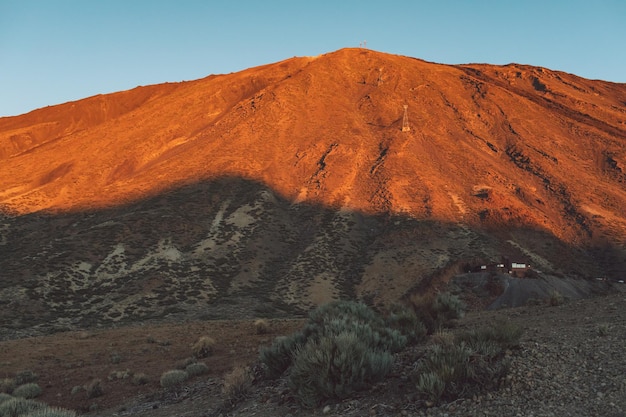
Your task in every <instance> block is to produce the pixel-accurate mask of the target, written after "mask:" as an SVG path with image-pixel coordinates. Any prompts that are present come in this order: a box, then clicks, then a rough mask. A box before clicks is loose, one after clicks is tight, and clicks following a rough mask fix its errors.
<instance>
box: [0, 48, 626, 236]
mask: <svg viewBox="0 0 626 417" xmlns="http://www.w3.org/2000/svg"><path fill="white" fill-rule="evenodd" d="M404 105H408V113H407V114H408V119H409V123H410V131H408V132H403V131H402V129H401V128H402V122H403V111H404V109H403V106H404ZM226 175H230V176H240V177H244V178H248V179H253V180H258V181H261V182H262V183H264V184H266V185H268V186H269V187H271V188H272V189H273V190H275V191H276V192H278V193H279V194H281V195H282V196H283V197H285V198H287V199H288V200H291V201H294V202H302V201H314V202H320V203H323V204H324V205H329V206H332V207H337V208H339V207H344V208H348V209H353V210H359V211H363V212H365V213H381V212H389V213H394V214H406V215H407V216H411V217H414V218H426V219H434V220H444V221H450V222H462V223H467V224H475V225H483V226H498V225H513V226H519V225H526V226H532V227H534V228H538V229H542V230H545V231H548V232H551V233H553V234H555V235H556V236H559V237H560V238H562V239H564V240H566V241H569V242H581V241H585V240H588V239H590V238H591V239H604V238H605V237H608V238H609V239H610V240H623V239H624V238H626V212H625V211H624V209H623V208H624V207H626V85H624V84H615V83H609V82H604V81H591V80H587V79H583V78H580V77H577V76H574V75H570V74H566V73H562V72H556V71H550V70H547V69H543V68H537V67H530V66H523V65H514V64H512V65H507V66H490V65H459V66H451V65H439V64H434V63H429V62H424V61H421V60H418V59H413V58H408V57H403V56H395V55H389V54H384V53H379V52H375V51H371V50H366V49H342V50H339V51H337V52H333V53H329V54H325V55H322V56H318V57H306V58H293V59H288V60H285V61H282V62H278V63H275V64H270V65H265V66H261V67H256V68H251V69H248V70H245V71H241V72H238V73H234V74H228V75H213V76H209V77H207V78H204V79H201V80H197V81H191V82H184V83H178V84H163V85H155V86H149V87H138V88H136V89H133V90H130V91H125V92H120V93H115V94H110V95H104V96H95V97H91V98H87V99H84V100H80V101H77V102H72V103H67V104H63V105H59V106H53V107H48V108H44V109H39V110H36V111H33V112H31V113H28V114H25V115H22V116H17V117H8V118H2V119H0V204H2V205H4V206H5V207H7V208H9V209H11V210H14V211H17V212H19V213H29V212H35V211H39V210H52V211H59V210H60V211H77V210H83V209H86V208H96V207H110V206H114V205H117V204H120V203H121V202H128V201H131V200H136V199H139V198H142V197H145V196H148V195H154V194H156V193H158V192H160V191H163V190H165V189H171V188H174V187H177V186H179V185H181V184H187V183H194V182H197V181H200V180H207V179H212V178H216V177H221V176H226Z"/></svg>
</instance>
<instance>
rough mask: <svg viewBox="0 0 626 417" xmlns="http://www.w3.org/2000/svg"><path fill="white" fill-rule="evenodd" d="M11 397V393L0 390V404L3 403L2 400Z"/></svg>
mask: <svg viewBox="0 0 626 417" xmlns="http://www.w3.org/2000/svg"><path fill="white" fill-rule="evenodd" d="M11 398H13V396H12V395H10V394H7V393H5V392H0V404H2V403H3V402H5V401H8V400H10V399H11Z"/></svg>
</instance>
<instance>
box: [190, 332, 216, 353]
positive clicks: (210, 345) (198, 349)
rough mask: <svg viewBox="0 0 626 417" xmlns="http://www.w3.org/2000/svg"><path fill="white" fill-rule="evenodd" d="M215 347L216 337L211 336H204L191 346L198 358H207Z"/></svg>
mask: <svg viewBox="0 0 626 417" xmlns="http://www.w3.org/2000/svg"><path fill="white" fill-rule="evenodd" d="M214 349H215V339H213V338H212V337H209V336H202V337H201V338H199V339H198V340H197V341H196V343H194V344H193V345H192V346H191V351H192V353H193V355H194V356H195V357H196V358H206V357H207V356H209V355H211V354H212V353H213V350H214Z"/></svg>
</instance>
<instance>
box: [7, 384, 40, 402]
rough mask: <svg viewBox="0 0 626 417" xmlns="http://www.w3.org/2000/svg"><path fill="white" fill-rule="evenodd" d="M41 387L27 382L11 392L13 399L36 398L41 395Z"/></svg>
mask: <svg viewBox="0 0 626 417" xmlns="http://www.w3.org/2000/svg"><path fill="white" fill-rule="evenodd" d="M41 392H42V390H41V387H40V386H39V385H37V384H36V383H34V382H29V383H27V384H22V385H20V386H19V387H17V388H15V389H14V390H13V396H14V397H21V398H27V399H30V398H37V397H38V396H40V395H41Z"/></svg>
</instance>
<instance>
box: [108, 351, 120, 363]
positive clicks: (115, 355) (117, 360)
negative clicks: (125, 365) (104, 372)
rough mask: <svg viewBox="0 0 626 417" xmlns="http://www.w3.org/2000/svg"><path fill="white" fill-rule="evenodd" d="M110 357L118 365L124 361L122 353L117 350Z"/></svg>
mask: <svg viewBox="0 0 626 417" xmlns="http://www.w3.org/2000/svg"><path fill="white" fill-rule="evenodd" d="M109 359H110V360H111V363H112V364H114V365H117V364H118V363H120V362H122V355H120V354H119V353H117V352H113V353H111V356H110V357H109Z"/></svg>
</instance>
